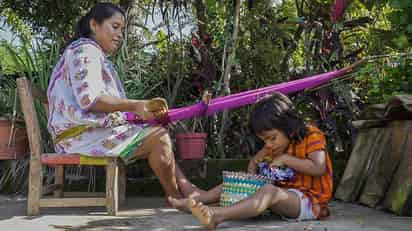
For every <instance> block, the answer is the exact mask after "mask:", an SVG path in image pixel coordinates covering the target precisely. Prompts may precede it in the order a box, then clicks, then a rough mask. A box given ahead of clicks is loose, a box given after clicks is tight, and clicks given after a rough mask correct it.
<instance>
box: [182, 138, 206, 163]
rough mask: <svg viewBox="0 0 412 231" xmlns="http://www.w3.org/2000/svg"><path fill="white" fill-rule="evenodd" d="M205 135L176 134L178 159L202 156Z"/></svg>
mask: <svg viewBox="0 0 412 231" xmlns="http://www.w3.org/2000/svg"><path fill="white" fill-rule="evenodd" d="M206 136H207V135H206V133H180V134H176V147H177V152H178V153H179V157H180V159H182V160H185V159H202V158H204V156H205V146H206V142H205V139H206Z"/></svg>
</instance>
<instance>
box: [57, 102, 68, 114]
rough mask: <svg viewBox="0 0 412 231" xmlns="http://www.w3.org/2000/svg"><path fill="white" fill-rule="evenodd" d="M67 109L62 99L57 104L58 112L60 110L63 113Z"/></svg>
mask: <svg viewBox="0 0 412 231" xmlns="http://www.w3.org/2000/svg"><path fill="white" fill-rule="evenodd" d="M65 110H66V106H65V104H64V101H63V99H62V100H60V103H59V105H57V112H59V113H60V114H63V112H64V111H65Z"/></svg>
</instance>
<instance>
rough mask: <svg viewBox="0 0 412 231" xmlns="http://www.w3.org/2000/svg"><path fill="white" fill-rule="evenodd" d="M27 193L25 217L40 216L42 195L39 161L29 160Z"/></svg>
mask: <svg viewBox="0 0 412 231" xmlns="http://www.w3.org/2000/svg"><path fill="white" fill-rule="evenodd" d="M29 168H30V169H29V189H28V191H29V193H28V198H27V215H28V216H37V215H39V214H40V196H41V193H42V186H43V182H42V171H41V169H42V166H41V163H40V160H30V167H29Z"/></svg>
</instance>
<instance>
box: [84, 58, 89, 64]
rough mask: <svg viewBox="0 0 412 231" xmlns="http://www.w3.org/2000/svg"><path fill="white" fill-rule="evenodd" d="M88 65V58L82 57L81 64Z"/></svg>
mask: <svg viewBox="0 0 412 231" xmlns="http://www.w3.org/2000/svg"><path fill="white" fill-rule="evenodd" d="M88 63H90V60H89V57H87V56H85V57H83V64H88Z"/></svg>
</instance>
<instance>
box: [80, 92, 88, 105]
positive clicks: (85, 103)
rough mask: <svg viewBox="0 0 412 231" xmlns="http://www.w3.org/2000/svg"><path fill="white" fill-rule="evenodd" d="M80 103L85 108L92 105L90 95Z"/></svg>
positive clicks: (84, 97)
mask: <svg viewBox="0 0 412 231" xmlns="http://www.w3.org/2000/svg"><path fill="white" fill-rule="evenodd" d="M80 103H81V105H82V106H83V107H85V106H87V105H89V104H90V103H91V101H90V98H89V95H85V96H83V97H82V100H81V102H80Z"/></svg>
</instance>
